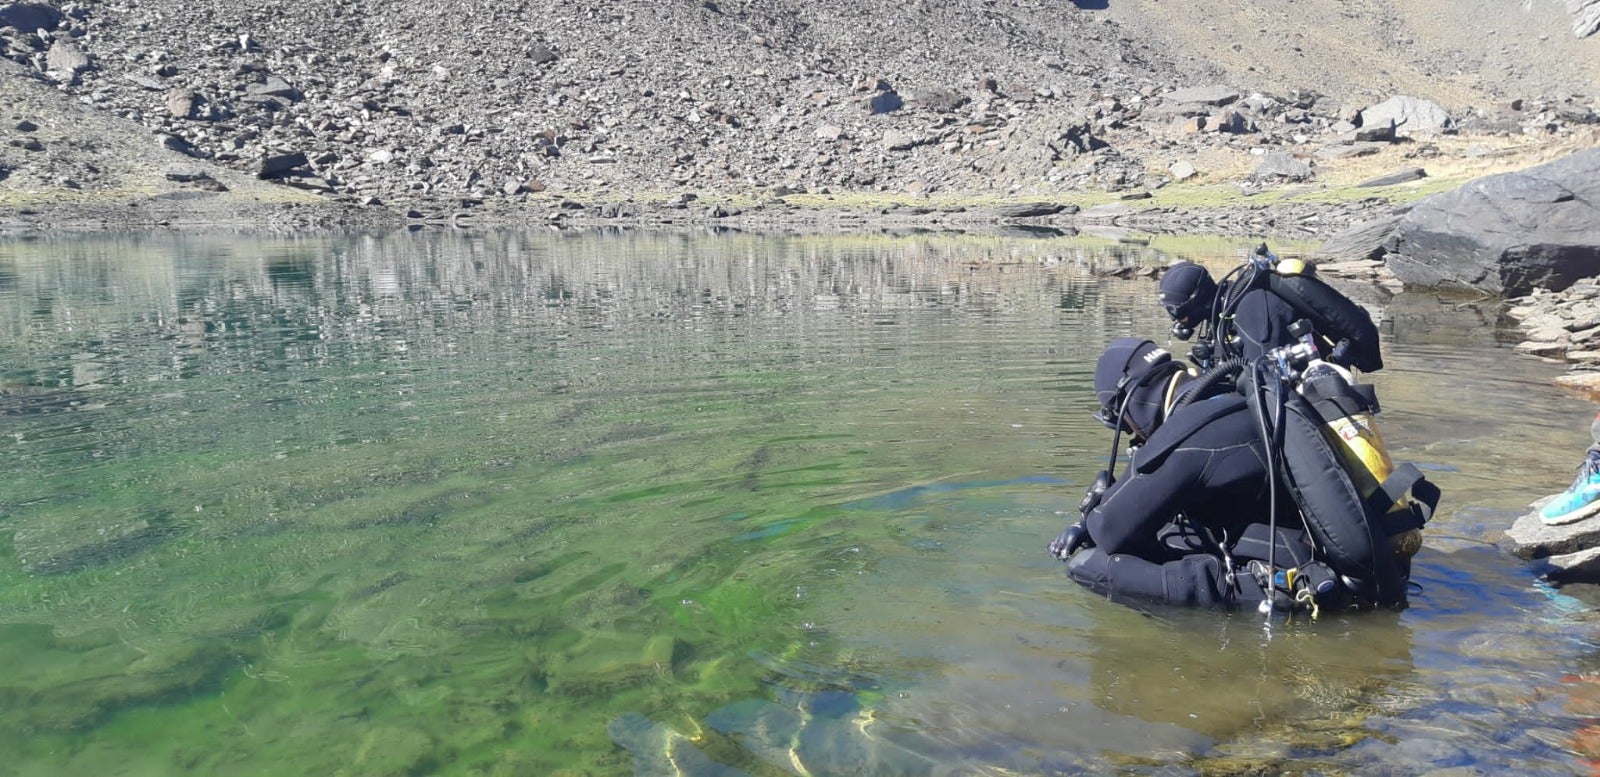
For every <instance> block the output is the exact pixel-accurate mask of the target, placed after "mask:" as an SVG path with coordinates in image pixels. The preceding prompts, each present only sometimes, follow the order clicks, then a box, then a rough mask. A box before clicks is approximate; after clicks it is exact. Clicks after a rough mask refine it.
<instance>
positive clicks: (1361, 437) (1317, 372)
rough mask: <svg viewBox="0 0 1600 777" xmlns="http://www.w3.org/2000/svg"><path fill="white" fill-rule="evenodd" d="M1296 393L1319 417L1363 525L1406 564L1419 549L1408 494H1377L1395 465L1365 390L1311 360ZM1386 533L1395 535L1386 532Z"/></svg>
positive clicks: (1340, 371)
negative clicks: (1372, 527)
mask: <svg viewBox="0 0 1600 777" xmlns="http://www.w3.org/2000/svg"><path fill="white" fill-rule="evenodd" d="M1296 391H1297V392H1298V393H1299V394H1300V395H1301V396H1303V397H1305V398H1306V399H1307V400H1308V401H1309V402H1310V403H1311V406H1312V407H1313V408H1314V409H1315V410H1316V411H1317V414H1318V415H1319V416H1321V417H1322V420H1323V427H1322V434H1323V436H1324V437H1325V438H1327V440H1328V444H1329V447H1330V448H1332V449H1333V451H1334V453H1335V454H1337V455H1338V457H1339V463H1340V464H1341V465H1342V466H1343V467H1344V471H1345V473H1346V474H1348V475H1349V476H1350V482H1351V484H1352V485H1354V486H1355V487H1356V492H1357V493H1358V494H1360V495H1361V499H1362V500H1363V504H1364V505H1365V506H1366V508H1367V512H1368V520H1371V521H1374V522H1376V523H1377V524H1379V526H1381V527H1382V528H1383V531H1384V532H1385V534H1387V536H1388V541H1389V545H1390V548H1391V550H1393V551H1394V553H1395V556H1396V557H1397V559H1398V560H1400V561H1402V562H1405V561H1409V560H1410V558H1411V557H1412V556H1414V555H1416V552H1417V551H1418V550H1420V549H1421V548H1422V532H1421V527H1420V526H1414V525H1411V522H1410V520H1409V517H1410V514H1411V513H1412V511H1413V506H1412V500H1411V496H1410V493H1409V489H1406V490H1404V491H1401V492H1399V493H1398V494H1396V495H1395V498H1393V499H1387V500H1384V499H1382V496H1383V494H1382V493H1381V489H1383V487H1384V484H1385V483H1386V482H1388V481H1389V480H1390V478H1391V477H1393V476H1394V474H1395V466H1394V461H1393V459H1391V458H1390V457H1389V448H1388V446H1387V445H1385V444H1384V441H1383V435H1382V434H1381V433H1379V431H1378V423H1377V415H1378V412H1379V409H1378V401H1377V397H1376V395H1375V394H1374V393H1373V392H1372V391H1371V386H1368V385H1364V384H1358V383H1357V382H1356V380H1355V376H1354V375H1353V374H1351V372H1350V371H1349V370H1347V369H1345V368H1344V367H1341V366H1339V365H1337V364H1333V363H1331V362H1325V361H1323V360H1321V359H1312V360H1311V361H1309V362H1308V363H1307V364H1306V366H1305V368H1304V369H1302V370H1301V373H1300V385H1299V386H1297V387H1296ZM1383 502H1387V504H1386V505H1385V504H1383ZM1384 507H1387V509H1382V508H1384ZM1391 528H1392V529H1396V530H1397V531H1393V532H1390V531H1389V530H1390V529H1391Z"/></svg>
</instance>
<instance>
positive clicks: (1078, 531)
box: [1050, 523, 1094, 561]
mask: <svg viewBox="0 0 1600 777" xmlns="http://www.w3.org/2000/svg"><path fill="white" fill-rule="evenodd" d="M1092 547H1094V541H1093V540H1091V539H1089V530H1088V529H1085V528H1084V527H1083V524H1081V523H1075V524H1072V525H1071V526H1068V527H1067V528H1066V529H1063V530H1062V532H1061V533H1060V534H1057V535H1056V538H1055V539H1053V540H1051V541H1050V555H1052V556H1055V557H1056V558H1058V559H1061V560H1062V561H1066V560H1067V559H1069V558H1072V554H1074V553H1076V552H1078V549H1079V548H1092Z"/></svg>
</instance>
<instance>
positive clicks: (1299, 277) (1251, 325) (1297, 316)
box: [1161, 244, 1383, 372]
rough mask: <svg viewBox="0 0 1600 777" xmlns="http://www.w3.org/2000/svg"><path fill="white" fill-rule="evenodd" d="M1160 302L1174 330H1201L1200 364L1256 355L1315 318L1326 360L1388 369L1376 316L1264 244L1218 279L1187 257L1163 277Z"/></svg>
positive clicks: (1196, 354)
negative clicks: (1293, 327) (1296, 324)
mask: <svg viewBox="0 0 1600 777" xmlns="http://www.w3.org/2000/svg"><path fill="white" fill-rule="evenodd" d="M1161 306H1162V307H1163V308H1165V309H1166V311H1167V315H1169V316H1171V317H1172V322H1173V323H1172V335H1173V336H1174V337H1177V338H1178V339H1180V340H1188V339H1189V338H1190V337H1194V336H1195V335H1196V334H1198V335H1199V341H1198V342H1197V343H1196V346H1195V348H1194V351H1193V352H1192V355H1191V358H1193V359H1194V361H1195V362H1196V363H1198V364H1200V366H1201V367H1209V366H1211V364H1212V363H1213V362H1214V361H1221V360H1223V359H1227V358H1231V357H1243V358H1244V359H1245V360H1247V361H1250V360H1254V359H1256V358H1257V357H1259V356H1261V355H1262V354H1264V353H1265V352H1267V351H1269V350H1271V349H1273V348H1277V347H1279V346H1283V345H1287V344H1289V343H1291V342H1293V341H1294V337H1293V336H1292V335H1291V334H1290V333H1289V327H1290V325H1292V324H1293V323H1294V322H1295V321H1298V320H1301V319H1305V320H1308V321H1310V322H1311V324H1312V326H1313V328H1314V329H1315V330H1316V332H1317V336H1318V339H1317V347H1318V350H1319V352H1320V353H1319V355H1320V357H1321V358H1323V359H1325V360H1327V361H1329V362H1333V363H1335V364H1340V365H1343V366H1346V367H1354V368H1356V369H1359V370H1361V371H1363V372H1374V371H1377V370H1380V369H1383V357H1382V355H1381V353H1380V352H1379V346H1378V328H1377V325H1376V324H1374V323H1373V321H1372V316H1371V315H1370V314H1369V313H1367V311H1366V310H1365V309H1364V308H1362V307H1361V306H1360V305H1357V304H1356V303H1355V302H1353V301H1351V300H1350V298H1348V297H1346V296H1344V295H1343V294H1340V293H1339V292H1338V291H1337V290H1335V289H1334V288H1333V287H1331V286H1329V285H1328V284H1326V283H1324V282H1323V281H1322V280H1321V279H1319V278H1317V277H1316V270H1315V267H1314V266H1313V265H1310V264H1308V263H1306V262H1303V261H1300V260H1297V259H1287V260H1279V259H1278V258H1277V257H1276V256H1273V255H1272V253H1271V252H1270V251H1268V250H1267V246H1266V244H1262V245H1261V246H1260V247H1258V248H1257V249H1256V250H1255V252H1254V253H1253V254H1252V256H1251V258H1250V260H1249V261H1248V262H1246V263H1245V264H1243V265H1241V267H1240V268H1239V269H1238V270H1236V271H1235V272H1233V273H1229V275H1228V277H1226V278H1224V279H1223V281H1222V282H1221V283H1220V284H1219V283H1218V282H1217V281H1215V280H1213V279H1212V277H1211V273H1210V272H1209V271H1207V270H1206V268H1204V267H1201V266H1200V265H1198V264H1195V263H1193V262H1189V261H1182V262H1178V263H1176V264H1173V265H1172V266H1171V267H1168V268H1167V270H1166V272H1165V273H1163V274H1162V276H1161Z"/></svg>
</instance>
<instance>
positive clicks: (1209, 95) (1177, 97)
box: [1161, 86, 1239, 106]
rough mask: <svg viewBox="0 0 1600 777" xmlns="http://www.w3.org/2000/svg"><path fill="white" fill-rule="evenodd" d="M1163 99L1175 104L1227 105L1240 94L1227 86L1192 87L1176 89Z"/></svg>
mask: <svg viewBox="0 0 1600 777" xmlns="http://www.w3.org/2000/svg"><path fill="white" fill-rule="evenodd" d="M1161 97H1162V99H1164V100H1166V101H1168V102H1169V103H1173V104H1178V105H1181V104H1184V103H1200V104H1201V105H1214V106H1220V105H1227V104H1229V103H1232V102H1234V101H1236V100H1238V99H1239V92H1238V91H1236V90H1234V89H1229V88H1228V87H1226V86H1191V87H1186V88H1182V89H1174V90H1173V91H1171V92H1168V93H1166V94H1164V95H1161Z"/></svg>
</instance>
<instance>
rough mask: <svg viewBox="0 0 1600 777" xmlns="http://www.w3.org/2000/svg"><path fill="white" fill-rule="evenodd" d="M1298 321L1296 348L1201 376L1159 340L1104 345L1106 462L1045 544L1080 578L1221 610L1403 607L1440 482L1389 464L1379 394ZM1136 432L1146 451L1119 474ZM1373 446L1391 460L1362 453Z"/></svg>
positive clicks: (1108, 588)
mask: <svg viewBox="0 0 1600 777" xmlns="http://www.w3.org/2000/svg"><path fill="white" fill-rule="evenodd" d="M1289 329H1290V330H1291V331H1290V332H1289V334H1291V335H1292V336H1293V337H1294V338H1296V340H1297V342H1296V343H1295V344H1293V345H1290V346H1283V347H1280V348H1276V349H1273V350H1271V351H1267V352H1265V353H1264V354H1263V358H1258V359H1257V360H1255V361H1254V362H1250V363H1248V364H1246V363H1245V362H1244V361H1243V360H1242V359H1241V358H1234V359H1228V360H1225V361H1224V362H1223V363H1221V364H1218V365H1216V366H1214V367H1213V368H1212V369H1210V370H1208V371H1206V372H1205V373H1199V374H1197V373H1196V372H1195V371H1194V370H1193V369H1192V368H1189V367H1186V366H1185V365H1184V364H1183V363H1181V362H1178V361H1176V360H1174V359H1173V358H1172V356H1171V354H1170V353H1168V352H1167V351H1166V350H1165V349H1163V348H1160V347H1159V346H1157V345H1156V344H1155V343H1153V342H1150V341H1148V340H1141V339H1138V338H1120V339H1118V340H1115V341H1113V342H1112V343H1111V344H1110V346H1108V347H1107V348H1106V350H1105V351H1104V352H1103V353H1102V354H1101V356H1100V358H1099V360H1098V361H1097V363H1096V366H1095V376H1094V386H1095V395H1096V398H1097V399H1098V401H1099V405H1100V410H1099V412H1098V413H1096V417H1097V418H1098V419H1099V420H1101V422H1102V423H1105V424H1106V425H1107V426H1108V427H1109V428H1111V429H1113V430H1114V434H1113V438H1112V452H1111V457H1110V461H1108V465H1107V469H1106V470H1103V471H1102V472H1101V473H1100V476H1099V477H1098V478H1097V479H1096V481H1095V483H1094V485H1092V486H1091V487H1090V488H1089V491H1088V493H1087V494H1086V495H1085V498H1084V500H1083V503H1082V504H1081V505H1079V510H1080V512H1081V513H1082V514H1083V518H1082V520H1081V521H1080V522H1078V523H1076V524H1074V525H1072V526H1069V527H1067V529H1066V530H1065V531H1063V532H1062V533H1061V534H1060V535H1059V536H1058V537H1057V538H1056V539H1055V540H1054V541H1052V542H1051V543H1050V547H1049V550H1050V553H1051V555H1053V556H1056V557H1057V558H1059V559H1061V560H1063V561H1067V562H1068V563H1069V566H1068V573H1069V574H1070V575H1071V577H1072V578H1073V579H1074V580H1076V581H1078V582H1079V583H1081V584H1083V585H1086V586H1088V587H1090V588H1092V589H1094V590H1096V591H1099V592H1101V593H1105V594H1108V595H1111V596H1113V597H1119V596H1128V597H1135V598H1143V599H1152V600H1156V601H1160V602H1165V603H1170V604H1188V605H1198V606H1203V607H1213V608H1234V607H1239V606H1248V605H1250V604H1252V603H1254V604H1255V606H1257V607H1258V609H1261V610H1263V611H1271V610H1280V611H1284V610H1287V611H1293V610H1309V611H1311V612H1312V613H1313V614H1315V613H1316V612H1317V611H1319V610H1320V609H1323V608H1327V607H1330V606H1332V607H1343V606H1351V605H1354V606H1361V607H1375V606H1382V607H1402V606H1404V604H1405V602H1406V594H1407V591H1406V587H1407V581H1408V578H1409V573H1410V556H1411V554H1414V553H1415V552H1416V550H1417V549H1418V548H1419V547H1420V533H1419V532H1418V530H1419V529H1420V528H1421V526H1422V524H1423V523H1424V522H1425V521H1426V520H1427V517H1428V516H1429V515H1431V512H1432V508H1433V505H1435V504H1436V503H1437V499H1438V491H1437V489H1436V488H1434V487H1432V484H1430V483H1427V481H1425V480H1423V479H1422V477H1421V473H1419V472H1417V471H1416V469H1415V467H1413V466H1411V465H1405V466H1403V467H1400V468H1394V467H1392V465H1389V463H1388V459H1387V453H1386V452H1385V451H1383V450H1382V441H1381V439H1378V438H1377V437H1376V435H1375V433H1374V434H1370V435H1369V434H1367V432H1369V431H1373V430H1371V429H1370V413H1372V412H1375V411H1376V407H1375V405H1376V403H1375V400H1371V399H1370V398H1369V397H1366V396H1363V395H1362V392H1360V391H1357V390H1355V389H1356V387H1353V386H1351V384H1350V382H1349V381H1348V380H1347V378H1346V373H1343V372H1339V370H1340V368H1337V367H1334V366H1333V365H1330V364H1328V363H1326V362H1323V361H1321V360H1320V359H1318V358H1316V357H1317V355H1318V352H1317V349H1316V346H1315V344H1314V342H1313V339H1312V335H1311V331H1310V327H1309V326H1308V325H1306V324H1305V322H1303V321H1301V322H1297V323H1296V325H1294V326H1292V327H1290V328H1289ZM1280 368H1281V369H1284V370H1292V371H1293V372H1292V374H1280V373H1279V372H1278V370H1279V369H1280ZM1362 423H1367V425H1368V426H1367V428H1360V427H1359V425H1360V424H1362ZM1335 424H1339V425H1341V426H1340V428H1341V429H1344V428H1348V429H1351V430H1355V431H1352V432H1351V436H1350V438H1341V437H1339V436H1334V437H1333V439H1342V440H1343V443H1344V444H1343V445H1341V447H1340V448H1338V449H1335V447H1334V444H1333V442H1332V440H1330V439H1329V436H1333V435H1338V434H1340V433H1339V432H1334V431H1331V430H1332V428H1333V427H1334V425H1335ZM1325 430H1329V431H1325ZM1124 433H1126V434H1128V435H1130V437H1131V438H1132V445H1133V448H1134V451H1133V454H1132V456H1131V459H1130V462H1129V464H1128V468H1127V471H1126V472H1125V473H1124V475H1123V477H1122V479H1120V480H1115V481H1113V478H1112V476H1111V470H1112V467H1114V465H1115V459H1116V453H1117V450H1118V442H1119V440H1120V437H1121V435H1122V434H1124ZM1346 445H1357V446H1360V445H1365V446H1366V447H1367V448H1369V449H1370V450H1356V449H1351V450H1350V451H1347V450H1346V448H1345V446H1346ZM1374 453H1382V456H1381V458H1382V461H1381V462H1377V461H1371V462H1369V461H1367V460H1366V459H1363V458H1361V457H1362V456H1363V455H1366V456H1367V458H1368V459H1371V458H1374V456H1373V455H1372V454H1374ZM1352 459H1354V460H1355V465H1352V463H1351V460H1352ZM1386 466H1387V467H1388V471H1385V469H1384V467H1386ZM1368 469H1370V470H1371V471H1365V470H1368ZM1355 470H1363V471H1362V472H1355ZM1352 473H1353V474H1355V475H1357V476H1358V479H1361V480H1363V482H1362V483H1361V484H1360V485H1358V484H1356V483H1355V481H1354V480H1353V479H1352ZM1363 475H1364V477H1361V476H1363ZM1366 481H1375V482H1374V483H1368V482H1366Z"/></svg>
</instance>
